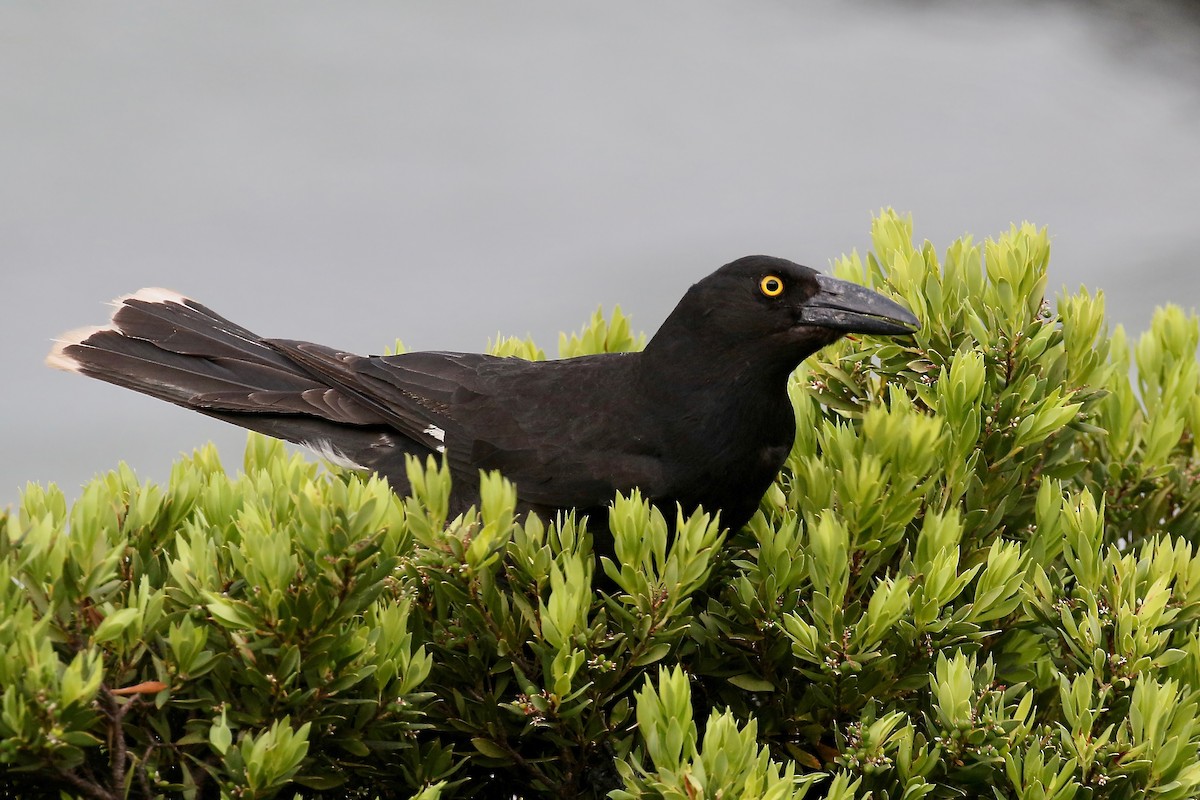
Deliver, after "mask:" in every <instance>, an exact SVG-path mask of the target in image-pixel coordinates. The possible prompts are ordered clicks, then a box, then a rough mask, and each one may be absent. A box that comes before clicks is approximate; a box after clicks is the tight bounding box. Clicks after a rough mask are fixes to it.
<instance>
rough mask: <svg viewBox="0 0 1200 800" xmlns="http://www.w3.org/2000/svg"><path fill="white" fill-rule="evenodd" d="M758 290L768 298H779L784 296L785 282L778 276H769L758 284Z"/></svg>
mask: <svg viewBox="0 0 1200 800" xmlns="http://www.w3.org/2000/svg"><path fill="white" fill-rule="evenodd" d="M758 288H759V289H761V290H762V293H763V294H765V295H766V296H767V297H779V295H781V294H783V281H782V280H780V279H779V277H778V276H775V275H768V276H767V277H765V278H763V279H762V280H761V281H759V282H758Z"/></svg>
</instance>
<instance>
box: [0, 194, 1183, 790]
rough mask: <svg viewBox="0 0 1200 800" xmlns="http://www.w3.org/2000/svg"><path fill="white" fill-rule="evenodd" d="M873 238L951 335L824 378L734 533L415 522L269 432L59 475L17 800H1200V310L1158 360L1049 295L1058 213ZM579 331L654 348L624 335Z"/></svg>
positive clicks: (1080, 302) (823, 359) (806, 372)
mask: <svg viewBox="0 0 1200 800" xmlns="http://www.w3.org/2000/svg"><path fill="white" fill-rule="evenodd" d="M873 242H874V246H873V253H872V254H870V255H868V256H866V257H865V258H860V257H859V256H857V255H852V256H850V257H848V258H843V259H841V260H840V261H838V263H837V264H836V272H837V274H838V275H839V276H841V277H845V278H850V279H853V280H856V281H859V282H862V283H866V284H868V285H871V286H874V287H877V288H880V289H882V290H883V291H885V292H890V293H893V294H894V295H897V296H899V297H900V298H902V299H903V301H904V302H906V303H907V304H908V305H909V307H911V308H912V309H913V310H914V311H915V312H916V313H917V315H918V316H919V317H920V318H921V319H922V320H923V322H924V328H923V329H922V331H921V332H920V333H919V334H917V335H916V336H915V337H913V338H912V339H898V340H897V339H888V340H877V339H872V338H854V339H847V340H843V341H842V342H840V343H839V344H837V345H835V346H833V347H830V348H828V349H826V350H825V351H823V352H822V353H821V354H820V355H819V356H817V357H815V358H814V359H812V360H810V362H809V363H808V364H807V365H806V366H805V367H803V368H801V370H800V371H798V372H797V373H796V375H795V378H794V381H793V384H792V389H793V399H794V401H795V407H796V414H797V418H798V422H799V425H798V429H799V435H798V437H797V441H796V445H795V448H794V450H793V452H792V454H791V457H790V458H789V460H788V463H787V466H786V468H785V469H784V471H783V473H782V474H781V475H780V478H779V481H778V483H777V484H776V485H775V486H774V487H773V488H772V489H771V490H770V492H769V493H768V494H767V496H766V497H764V498H763V502H762V506H761V513H760V514H759V515H758V516H756V517H755V518H754V519H753V520H752V522H751V523H750V524H749V525H748V526H747V527H746V528H745V529H744V530H741V531H728V532H727V531H723V530H722V529H721V528H720V525H719V521H718V520H714V519H711V518H709V517H708V516H706V515H704V514H702V513H697V514H695V515H693V516H691V517H689V518H686V519H685V518H682V517H681V518H679V519H670V518H668V517H664V515H663V514H662V513H660V512H659V511H658V510H656V509H654V508H652V507H651V506H650V505H649V504H648V503H646V502H644V501H643V500H642V499H641V498H640V497H638V496H637V495H636V494H635V495H634V496H632V497H619V498H616V500H615V504H614V509H613V512H612V515H611V527H612V533H613V535H614V536H615V552H616V555H617V561H616V563H614V562H611V561H607V560H605V561H603V562H602V563H600V564H597V563H596V561H595V559H594V558H593V556H592V551H591V540H592V536H593V535H607V534H603V533H602V534H593V533H589V532H588V531H587V529H586V523H585V521H583V520H576V519H573V518H571V517H566V518H563V519H559V520H556V521H553V522H549V523H544V522H542V521H540V520H537V519H527V520H519V519H518V520H514V516H513V501H514V497H515V493H514V490H513V487H512V486H511V485H509V484H508V483H506V482H505V481H504V480H503V478H502V477H501V476H498V475H489V476H486V477H485V479H484V490H483V501H482V504H481V505H482V507H481V508H480V509H479V510H478V513H471V514H467V515H465V516H463V517H460V518H457V519H453V520H447V519H446V508H447V494H448V481H449V478H448V474H447V473H446V471H445V470H444V468H442V467H441V466H440V465H438V464H435V463H432V462H431V463H429V464H418V463H411V464H410V475H411V477H412V478H413V484H414V487H415V491H414V496H413V497H410V498H398V497H396V496H394V495H393V494H392V493H391V492H390V491H389V490H388V487H387V486H386V485H385V484H383V483H382V482H380V481H379V480H377V479H367V478H366V477H363V476H357V475H353V474H350V473H342V472H338V471H330V470H329V469H323V468H321V467H319V466H318V465H316V464H313V463H310V462H309V461H306V460H304V458H303V457H301V456H299V455H289V454H288V453H287V451H285V450H284V448H283V447H282V446H280V445H278V444H277V443H273V442H270V441H268V440H265V439H262V438H257V437H252V438H251V440H250V444H249V446H248V448H247V452H246V457H245V463H244V465H243V471H242V472H241V473H240V474H237V475H234V474H230V473H228V472H226V470H225V469H223V468H222V466H221V464H220V463H219V461H218V459H217V455H216V453H215V452H213V450H212V449H211V448H204V449H202V450H200V451H198V452H197V453H196V454H194V455H193V456H192V457H191V458H188V459H185V460H183V461H181V462H180V463H179V464H177V465H176V467H175V469H174V472H173V473H172V476H171V479H170V481H169V482H168V484H167V485H166V486H158V485H154V484H152V483H148V482H139V481H138V480H137V479H136V478H135V477H134V475H133V474H131V472H130V471H129V470H128V469H127V468H124V467H122V468H121V469H119V470H117V471H115V472H113V473H110V474H109V475H107V476H104V477H101V478H98V479H96V480H95V481H93V482H92V483H90V484H89V485H88V486H87V487H86V488H85V489H84V491H83V494H82V496H81V498H80V499H79V500H78V501H77V502H75V503H74V504H73V505H72V506H71V507H70V508H68V504H67V502H66V501H65V499H64V495H63V494H62V492H60V491H59V490H57V489H56V488H53V487H51V488H49V489H43V488H41V487H37V486H30V487H29V488H28V489H27V490H26V492H25V493H24V496H23V498H22V500H21V503H20V505H19V507H18V508H15V509H13V510H11V511H9V512H6V513H5V514H4V516H3V517H0V796H12V797H57V796H59V792H60V790H61V791H62V792H64V793H65V794H66V795H68V796H80V797H92V798H117V797H132V798H148V797H158V796H164V797H176V796H182V797H189V798H190V797H216V796H221V797H238V798H252V797H269V796H273V795H276V794H278V793H280V792H281V791H282V792H283V793H284V794H285V795H286V796H292V795H293V794H296V793H300V794H301V795H302V796H319V795H323V793H327V796H330V797H345V796H359V797H381V798H383V797H387V798H391V797H395V798H406V799H407V798H410V797H418V796H419V797H421V798H423V800H432V798H437V797H441V798H468V797H511V796H514V795H517V796H523V797H528V798H532V797H564V796H572V795H577V796H580V797H583V798H587V797H600V796H604V795H605V794H606V793H609V792H611V793H612V794H611V796H612V797H614V798H622V799H626V798H628V799H632V798H656V797H662V798H679V799H680V800H683V799H684V798H698V797H706V798H717V797H726V798H734V797H736V798H771V799H772V800H785V799H786V798H800V797H805V796H807V797H812V798H815V797H828V798H865V797H867V796H871V797H875V798H893V799H895V800H899V799H900V798H904V800H913V799H915V798H921V797H930V798H939V797H963V796H995V797H999V798H1021V800H1051V799H1053V800H1068V799H1069V798H1112V799H1113V800H1117V799H1119V798H1135V797H1145V796H1154V797H1158V798H1163V800H1171V799H1173V798H1188V797H1196V796H1200V757H1198V748H1200V640H1198V637H1197V633H1198V620H1200V556H1198V555H1197V553H1196V552H1195V541H1196V538H1197V535H1198V533H1200V513H1198V507H1200V480H1198V477H1197V476H1198V474H1200V472H1198V466H1200V461H1198V458H1197V443H1196V440H1195V433H1196V432H1197V431H1200V367H1198V365H1197V360H1196V348H1197V343H1198V340H1200V325H1198V323H1197V320H1196V318H1195V317H1187V316H1185V315H1184V313H1183V312H1182V311H1181V310H1180V309H1178V308H1174V307H1170V306H1168V307H1166V308H1165V309H1162V310H1160V311H1159V312H1158V313H1157V314H1156V315H1155V317H1154V320H1153V324H1152V327H1151V330H1150V331H1149V332H1148V333H1146V334H1145V335H1143V336H1142V337H1141V338H1140V339H1139V340H1138V341H1137V342H1136V344H1132V345H1131V344H1130V343H1129V342H1128V341H1127V339H1126V336H1125V334H1124V332H1123V331H1122V330H1121V329H1120V328H1118V329H1116V330H1115V331H1114V332H1111V333H1110V332H1109V330H1108V327H1107V326H1106V324H1105V321H1104V299H1103V296H1102V295H1100V294H1090V293H1088V292H1086V291H1080V292H1079V293H1077V294H1065V293H1064V295H1063V296H1061V297H1059V298H1058V300H1057V303H1056V305H1055V306H1052V305H1051V304H1050V303H1048V302H1047V301H1046V300H1045V299H1044V290H1045V287H1046V284H1047V279H1048V278H1047V263H1048V256H1049V243H1048V239H1047V236H1046V234H1045V232H1044V231H1041V230H1038V229H1035V228H1033V227H1032V226H1029V225H1024V226H1021V227H1015V228H1013V229H1012V230H1010V231H1009V232H1007V233H1005V234H1003V235H1002V236H1000V237H998V238H997V239H996V240H994V241H990V240H989V241H987V242H986V243H985V244H983V245H982V246H980V245H977V244H975V243H973V242H972V241H971V240H969V239H966V240H962V241H958V242H955V243H954V244H953V245H951V247H950V248H949V249H948V250H947V252H946V253H945V256H944V258H941V259H939V258H938V257H937V255H936V254H935V251H934V249H933V247H932V246H930V245H929V244H925V245H923V246H921V247H916V246H914V244H913V239H912V230H911V222H910V221H909V220H908V219H905V218H902V217H899V216H897V215H895V214H894V213H891V212H886V213H884V214H883V215H881V217H880V218H878V219H877V220H876V221H875V224H874V227H873ZM560 344H561V350H562V352H563V353H564V354H576V353H580V352H597V351H602V350H614V349H628V348H631V347H636V346H639V344H640V342H639V340H636V339H635V338H634V337H632V336H631V335H630V333H629V328H628V324H627V321H626V320H625V319H624V318H623V317H621V316H620V314H619V313H618V314H616V315H615V316H614V317H613V318H612V319H611V320H605V319H604V318H603V317H601V316H597V317H596V318H594V319H593V321H592V324H591V325H590V326H589V327H588V328H587V329H586V330H585V331H584V333H583V334H582V335H581V336H578V337H573V338H571V339H565V338H564V340H563V342H561V343H560ZM495 349H496V350H497V351H499V352H502V353H505V354H511V355H519V356H522V357H544V356H543V354H542V353H541V351H540V350H538V349H537V348H536V347H534V346H533V345H532V344H530V343H528V342H522V341H519V340H504V341H501V342H499V343H498V344H497V345H496V346H495ZM1134 367H1136V371H1135V370H1134ZM668 516H670V515H668Z"/></svg>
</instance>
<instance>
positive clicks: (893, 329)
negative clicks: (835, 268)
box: [800, 275, 921, 335]
mask: <svg viewBox="0 0 1200 800" xmlns="http://www.w3.org/2000/svg"><path fill="white" fill-rule="evenodd" d="M817 286H818V287H820V288H819V290H818V291H817V293H816V294H815V295H813V296H812V297H810V298H809V299H808V302H807V303H805V304H804V307H803V308H802V309H800V323H801V324H803V325H819V326H821V327H822V328H832V329H833V330H838V331H846V332H847V333H878V334H885V335H894V334H904V333H913V332H914V331H919V330H920V329H921V323H920V322H918V321H917V318H916V317H914V316H913V314H912V312H911V311H909V310H908V309H907V308H905V307H904V306H902V305H900V304H898V303H893V302H892V301H891V300H888V299H887V298H886V297H884V296H883V295H881V294H879V293H878V292H874V291H872V290H870V289H867V288H864V287H862V286H859V285H858V284H857V283H850V282H849V281H840V280H838V279H837V278H831V277H829V276H828V275H818V276H817Z"/></svg>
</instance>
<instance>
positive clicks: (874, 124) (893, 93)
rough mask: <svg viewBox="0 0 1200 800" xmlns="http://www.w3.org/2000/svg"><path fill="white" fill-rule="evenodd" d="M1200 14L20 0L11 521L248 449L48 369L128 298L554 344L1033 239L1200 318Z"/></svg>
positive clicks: (346, 343)
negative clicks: (117, 474)
mask: <svg viewBox="0 0 1200 800" xmlns="http://www.w3.org/2000/svg"><path fill="white" fill-rule="evenodd" d="M1198 191H1200V25H1198V24H1197V15H1196V14H1195V12H1194V8H1193V7H1192V6H1190V5H1188V4H1186V3H1169V2H1125V3H1104V2H1042V3H1032V2H1030V3H965V2H958V3H949V2H947V3H936V2H927V3H917V2H791V3H784V2H734V1H733V0H728V1H727V2H714V1H713V0H686V1H685V0H659V1H658V2H654V3H633V2H618V3H612V2H609V3H588V4H583V3H559V2H549V1H548V0H547V1H546V2H506V3H485V2H460V3H433V2H425V3H416V2H386V3H385V2H357V3H314V2H307V1H301V2H297V1H296V0H288V1H287V2H283V1H282V0H277V1H276V2H262V1H260V2H255V3H244V2H234V1H233V0H228V1H226V2H206V3H194V2H172V3H162V2H147V3H135V2H109V3H94V4H74V3H65V2H46V1H45V0H7V1H6V2H4V3H3V4H0V290H2V294H0V296H2V297H3V300H4V305H3V308H4V310H3V313H0V337H2V338H0V340H2V341H3V350H2V351H0V352H2V358H3V361H2V362H0V363H2V366H3V375H4V382H3V384H2V388H3V391H2V392H0V398H2V400H0V402H2V403H3V405H2V406H0V435H2V441H3V453H4V456H3V459H2V460H0V505H3V504H5V503H9V502H12V501H15V500H16V499H17V498H18V496H19V492H20V489H21V487H23V486H24V483H25V481H27V480H33V481H39V482H49V481H55V482H58V483H59V484H60V485H61V486H62V487H63V488H64V489H65V490H66V491H67V493H68V495H70V496H75V495H77V494H78V487H79V485H80V484H81V483H82V482H83V481H85V480H87V479H88V478H89V477H91V476H92V475H93V474H95V473H97V472H101V471H105V470H107V469H110V468H112V467H114V466H115V465H116V464H117V462H118V461H119V460H122V459H124V460H125V461H127V462H129V463H130V464H131V465H132V466H133V467H134V468H135V470H136V471H137V472H138V473H139V474H140V475H142V476H144V477H149V478H154V479H158V480H161V479H164V478H165V477H166V476H167V474H168V473H169V468H170V464H171V462H172V461H173V460H174V459H175V458H176V457H177V456H178V455H179V453H181V452H184V451H190V450H191V449H192V448H193V447H195V446H198V445H200V444H202V443H204V442H206V441H208V440H210V439H212V440H215V441H216V442H217V443H218V445H219V446H220V447H221V450H222V453H223V455H224V458H225V463H226V466H227V467H235V466H237V465H238V464H240V457H241V448H242V445H243V442H244V434H243V433H242V432H241V431H239V430H237V429H234V428H231V427H227V426H224V425H222V424H221V423H219V422H215V421H212V420H208V419H205V418H203V417H201V416H199V415H196V414H192V413H189V412H186V411H183V410H180V409H177V408H175V407H173V406H169V405H167V404H165V403H161V402H159V401H155V400H151V399H149V398H145V397H142V396H140V395H137V394H135V393H133V392H129V391H125V390H121V389H118V388H116V387H112V386H109V385H107V384H102V383H99V382H97V381H92V380H88V379H85V378H82V377H79V376H74V375H68V374H65V373H60V372H56V371H52V370H50V369H48V368H45V367H44V366H43V365H42V359H43V357H44V355H45V353H46V351H47V349H48V348H49V346H50V340H51V339H52V338H53V337H54V336H56V335H57V334H59V333H61V332H62V331H64V330H66V329H69V328H74V327H78V326H81V325H86V324H98V323H101V322H103V321H104V319H105V318H106V315H107V312H108V309H107V308H106V306H104V305H103V303H104V302H105V301H107V300H109V299H111V298H112V297H114V296H116V295H118V294H122V293H125V292H129V291H132V290H134V289H136V288H138V287H141V286H167V287H170V288H173V289H177V290H179V291H181V292H184V293H187V294H189V295H191V296H194V297H196V298H197V299H199V300H201V301H202V302H204V303H206V304H208V305H210V306H212V307H213V308H215V309H216V310H217V311H219V312H220V313H222V314H224V315H226V316H228V317H230V318H232V319H234V320H236V321H238V322H241V323H243V324H245V325H247V326H248V327H251V328H252V329H254V330H257V331H259V332H261V333H263V334H264V335H273V336H281V337H291V338H305V339H311V340H314V341H320V342H324V343H326V344H331V345H336V346H338V347H342V348H345V349H351V350H357V351H361V352H379V351H381V350H382V349H383V348H384V347H385V346H386V345H388V344H390V343H391V342H392V341H393V339H394V338H395V337H401V338H403V339H404V341H405V343H406V344H407V345H408V346H409V347H410V348H414V349H462V350H478V349H481V348H483V347H484V346H485V345H486V343H487V339H488V338H489V336H495V334H496V333H497V332H500V333H503V334H505V335H509V334H518V335H525V334H533V335H534V336H535V338H536V339H537V340H538V341H539V342H540V343H541V344H542V346H543V347H544V348H545V349H546V350H547V351H548V352H549V353H551V354H553V353H554V351H555V348H556V337H557V332H558V331H560V330H564V329H566V330H573V329H577V328H578V327H579V326H580V325H581V324H582V323H583V322H584V321H585V320H586V318H587V317H588V315H589V314H590V313H591V312H592V311H593V310H594V309H595V308H596V306H597V305H598V304H601V303H603V304H604V305H605V307H606V309H607V308H609V307H611V306H612V305H613V304H615V303H620V304H621V305H622V307H623V308H624V310H625V311H626V312H627V313H630V314H632V315H633V318H634V324H635V326H636V327H638V328H640V329H643V330H646V331H648V332H651V331H653V330H654V329H655V328H656V327H657V325H658V324H659V322H661V321H662V319H663V317H664V316H665V315H666V314H667V313H668V312H669V311H670V309H671V308H672V306H673V305H674V303H675V301H676V300H677V299H678V298H679V296H680V295H681V293H682V292H683V290H684V289H685V288H686V287H687V286H688V285H689V284H691V283H692V282H693V281H695V280H696V279H698V278H700V277H701V276H703V275H705V274H707V273H708V272H709V271H711V270H712V269H714V268H715V267H717V266H719V265H721V264H722V263H724V262H726V261H729V260H731V259H733V258H735V257H738V256H741V255H745V254H747V253H757V252H761V253H770V254H774V255H780V256H785V257H788V258H791V259H793V260H796V261H800V262H802V263H807V264H809V265H811V266H814V267H818V268H826V267H827V266H828V263H829V260H830V259H831V258H833V257H835V256H837V255H838V254H840V253H842V252H846V251H849V250H850V249H851V248H854V247H858V248H860V249H861V248H863V247H864V246H865V245H866V244H867V232H868V224H869V219H870V214H871V212H872V211H874V210H876V209H878V208H880V207H881V206H885V205H891V206H895V207H896V208H897V209H899V210H901V211H911V212H913V213H914V215H915V220H916V226H917V233H918V237H920V238H929V239H931V240H932V241H933V242H934V243H935V244H936V245H937V246H938V248H939V249H943V248H944V247H945V245H947V244H949V242H950V240H951V239H952V238H954V237H956V236H958V235H960V234H962V233H964V232H973V233H975V234H976V236H977V237H978V238H982V237H984V236H986V235H994V234H996V233H998V232H999V231H1001V230H1003V229H1005V228H1007V226H1008V225H1009V223H1010V222H1014V221H1016V222H1019V221H1021V220H1023V219H1029V220H1032V221H1034V222H1037V223H1038V224H1042V225H1048V226H1049V228H1050V232H1051V234H1052V235H1053V237H1054V251H1053V252H1054V255H1053V259H1052V264H1051V269H1052V278H1051V286H1053V287H1058V286H1061V285H1062V284H1067V285H1070V286H1071V287H1072V288H1074V287H1075V286H1077V285H1078V284H1080V283H1081V282H1086V283H1087V284H1088V285H1089V286H1092V287H1097V288H1102V289H1104V290H1106V293H1107V296H1108V301H1109V308H1110V312H1111V317H1112V319H1113V320H1114V321H1116V322H1121V323H1124V324H1125V325H1126V326H1127V327H1129V328H1131V329H1132V330H1135V331H1140V330H1142V329H1143V328H1144V327H1145V326H1146V325H1147V323H1148V321H1149V318H1150V314H1151V311H1152V309H1153V307H1154V306H1155V305H1156V304H1159V303H1162V302H1166V301H1173V302H1177V303H1180V304H1182V305H1184V306H1186V307H1194V306H1196V305H1198V304H1200V276H1198V275H1197V268H1198V267H1200V263H1198V261H1197V259H1196V257H1195V252H1196V244H1197V238H1198V234H1200V218H1198V217H1197V214H1196V207H1197V206H1196V198H1197V194H1198Z"/></svg>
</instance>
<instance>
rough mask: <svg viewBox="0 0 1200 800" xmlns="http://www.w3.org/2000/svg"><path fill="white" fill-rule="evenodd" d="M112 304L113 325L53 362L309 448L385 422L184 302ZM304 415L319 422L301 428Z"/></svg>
mask: <svg viewBox="0 0 1200 800" xmlns="http://www.w3.org/2000/svg"><path fill="white" fill-rule="evenodd" d="M113 305H114V306H115V310H114V311H113V314H112V319H111V320H110V321H109V324H108V325H105V326H101V327H93V328H80V329H78V330H75V331H70V332H68V333H65V334H63V335H62V336H61V337H60V338H59V339H58V340H57V341H56V343H55V345H54V348H53V349H52V350H51V351H50V353H49V355H48V356H47V357H46V363H47V364H49V365H50V366H52V367H55V368H57V369H63V370H67V371H70V372H79V373H82V374H84V375H88V376H90V377H93V378H98V379H99V380H102V381H107V382H108V383H112V384H116V385H117V386H123V387H125V388H128V389H134V390H135V391H139V392H142V393H144V394H148V395H150V396H152V397H157V398H159V399H161V400H166V401H168V402H171V403H175V404H176V405H181V406H184V407H186V408H191V409H194V410H196V411H200V412H202V413H205V414H209V415H210V416H215V417H219V418H220V419H224V420H226V421H229V422H233V423H234V424H237V425H241V426H242V427H246V428H250V429H252V430H263V429H264V428H269V429H270V431H271V435H274V436H279V437H280V438H285V439H289V440H291V441H294V442H299V443H302V444H312V443H313V441H312V437H313V435H314V428H313V426H314V425H316V432H318V433H320V432H321V431H322V430H323V428H322V427H321V425H320V424H318V423H326V424H328V423H334V424H338V425H343V426H345V425H356V426H374V427H378V426H380V425H381V424H382V422H383V420H382V419H381V418H380V416H379V415H378V414H377V413H376V412H374V411H372V410H371V409H369V408H368V407H367V406H365V405H364V404H363V403H362V402H361V401H359V400H358V399H356V398H355V397H353V396H352V395H349V394H347V393H346V392H344V391H341V390H339V389H336V388H333V387H331V386H330V385H329V384H328V383H327V382H325V381H323V380H322V379H321V378H320V377H318V376H315V375H314V374H313V373H312V372H310V371H309V370H307V369H305V368H304V367H303V366H302V365H300V364H297V363H296V362H295V361H292V360H291V359H289V358H287V357H286V356H284V355H283V354H281V353H280V352H278V351H277V350H276V349H275V348H273V347H271V346H270V345H269V344H267V343H266V342H265V341H264V340H263V339H262V338H261V337H259V336H257V335H256V334H254V333H252V332H251V331H249V330H248V329H246V328H243V327H242V326H240V325H237V324H236V323H233V322H230V321H229V320H227V319H225V318H224V317H222V316H220V315H219V314H217V313H215V312H214V311H212V310H211V309H208V308H206V307H205V306H203V305H201V304H199V303H197V302H195V301H194V300H191V299H189V298H187V297H184V296H183V295H180V294H178V293H176V292H172V291H170V290H167V289H142V290H141V291H138V292H135V293H134V294H131V295H125V296H123V297H120V298H118V299H117V300H115V301H114V303H113ZM266 416H279V417H281V419H279V420H271V421H267V420H265V419H263V418H264V417H266ZM255 417H258V419H255ZM288 417H291V418H292V420H291V422H289V421H288V419H287V418H288ZM298 417H309V418H315V419H314V420H313V421H309V422H305V423H304V424H303V425H301V424H299V419H297V418H298ZM322 438H326V439H327V438H329V432H328V431H326V432H325V435H324V436H323V437H322Z"/></svg>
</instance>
